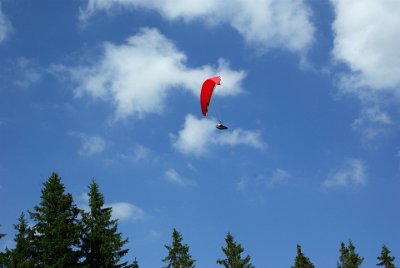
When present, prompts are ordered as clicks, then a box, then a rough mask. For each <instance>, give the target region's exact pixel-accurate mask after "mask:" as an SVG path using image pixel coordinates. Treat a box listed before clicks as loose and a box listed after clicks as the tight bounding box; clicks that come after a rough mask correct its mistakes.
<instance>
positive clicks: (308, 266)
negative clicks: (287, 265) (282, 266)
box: [292, 245, 314, 268]
mask: <svg viewBox="0 0 400 268" xmlns="http://www.w3.org/2000/svg"><path fill="white" fill-rule="evenodd" d="M292 268H314V264H312V263H311V261H310V259H309V258H308V257H306V256H304V254H303V252H301V246H300V245H297V256H296V259H295V263H294V266H292Z"/></svg>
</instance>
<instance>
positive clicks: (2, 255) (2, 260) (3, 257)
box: [0, 225, 8, 267]
mask: <svg viewBox="0 0 400 268" xmlns="http://www.w3.org/2000/svg"><path fill="white" fill-rule="evenodd" d="M0 226H1V225H0ZM5 236H6V234H3V233H0V239H2V238H3V237H5ZM7 259H8V256H7V253H6V252H0V267H6V263H7Z"/></svg>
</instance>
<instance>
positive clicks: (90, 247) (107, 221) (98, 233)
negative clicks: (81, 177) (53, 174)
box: [82, 180, 128, 268]
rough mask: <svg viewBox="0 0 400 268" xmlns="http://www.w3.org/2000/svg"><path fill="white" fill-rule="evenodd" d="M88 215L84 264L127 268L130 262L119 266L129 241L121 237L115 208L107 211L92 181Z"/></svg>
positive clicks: (84, 224)
mask: <svg viewBox="0 0 400 268" xmlns="http://www.w3.org/2000/svg"><path fill="white" fill-rule="evenodd" d="M88 196H89V212H83V213H82V222H83V234H82V253H83V255H84V256H85V259H84V261H83V264H84V265H85V266H86V267H96V268H102V267H127V262H124V263H121V264H118V263H119V262H120V260H121V258H122V257H123V256H124V255H125V254H126V253H128V249H123V248H122V247H123V246H124V244H125V243H127V242H128V239H122V234H121V233H118V232H117V230H118V220H116V219H112V215H111V212H112V208H111V207H104V196H103V194H102V193H100V191H99V187H98V185H97V183H96V182H95V181H94V180H93V181H92V183H91V184H90V185H89V193H88Z"/></svg>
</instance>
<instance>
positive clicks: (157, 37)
mask: <svg viewBox="0 0 400 268" xmlns="http://www.w3.org/2000/svg"><path fill="white" fill-rule="evenodd" d="M185 61H186V55H185V54H184V53H183V52H181V51H179V50H178V49H177V48H176V47H175V46H174V44H173V43H172V42H171V41H170V40H168V39H167V38H166V37H165V36H164V35H162V34H161V33H160V32H159V31H158V30H157V29H150V28H143V29H141V30H140V32H139V33H138V34H137V35H134V36H131V37H129V38H128V39H127V41H126V43H125V44H122V45H115V44H112V43H105V44H104V49H103V55H102V57H101V58H100V60H98V61H97V62H94V63H93V64H91V65H90V66H78V67H65V66H60V65H58V66H53V72H66V73H67V74H69V76H70V77H71V78H72V80H73V81H74V82H75V83H76V84H77V86H76V95H77V96H78V97H79V96H83V95H88V96H90V97H93V98H98V99H102V100H104V101H110V102H112V103H113V104H114V105H115V107H116V112H115V119H116V120H118V119H124V118H126V117H128V116H137V117H139V118H142V117H144V116H145V115H147V114H160V113H161V112H162V111H163V109H164V107H165V106H166V99H167V95H168V93H169V92H170V91H172V90H176V89H181V90H187V91H190V92H192V93H193V94H194V95H195V96H198V95H199V91H200V87H201V84H202V82H203V80H204V78H205V77H209V76H212V75H215V74H219V75H222V76H223V77H224V79H225V81H226V83H224V90H223V91H222V90H221V91H220V92H219V94H225V95H236V94H239V93H240V92H241V91H242V87H241V82H242V80H243V78H244V77H245V72H244V71H235V70H232V69H230V67H229V63H228V62H226V61H225V60H223V59H221V60H220V61H219V63H218V67H216V68H214V67H212V66H208V65H206V66H201V67H198V68H189V67H187V66H186V65H185Z"/></svg>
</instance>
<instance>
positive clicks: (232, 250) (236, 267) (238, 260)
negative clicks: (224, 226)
mask: <svg viewBox="0 0 400 268" xmlns="http://www.w3.org/2000/svg"><path fill="white" fill-rule="evenodd" d="M225 242H226V247H225V248H224V247H222V251H223V252H224V253H225V255H226V258H225V259H218V260H217V264H221V265H223V266H224V267H225V268H254V266H253V265H252V264H251V263H250V256H249V255H247V256H246V257H245V258H244V259H242V257H241V256H240V254H242V253H243V251H244V249H243V248H242V246H241V245H240V244H236V242H235V241H234V238H233V236H232V234H231V233H228V234H227V235H226V238H225Z"/></svg>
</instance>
